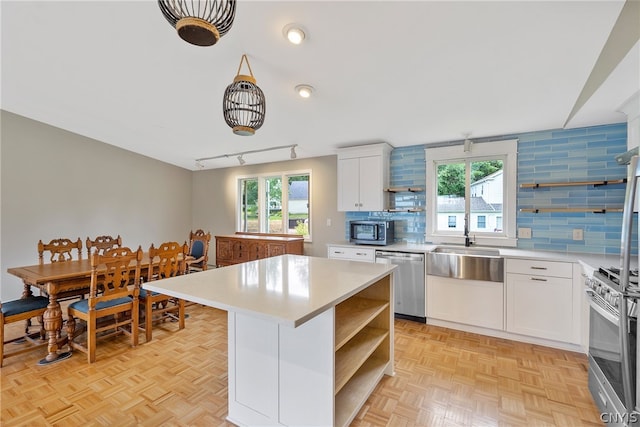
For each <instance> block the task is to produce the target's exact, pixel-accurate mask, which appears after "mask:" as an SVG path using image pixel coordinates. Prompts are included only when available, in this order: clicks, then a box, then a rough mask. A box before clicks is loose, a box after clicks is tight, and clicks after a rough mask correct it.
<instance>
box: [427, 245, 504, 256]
mask: <svg viewBox="0 0 640 427" xmlns="http://www.w3.org/2000/svg"><path fill="white" fill-rule="evenodd" d="M433 252H435V253H438V254H454V255H476V256H500V251H499V250H498V249H492V248H468V247H455V246H454V247H451V246H438V247H436V248H435V249H434V250H433Z"/></svg>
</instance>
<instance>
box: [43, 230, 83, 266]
mask: <svg viewBox="0 0 640 427" xmlns="http://www.w3.org/2000/svg"><path fill="white" fill-rule="evenodd" d="M74 249H75V250H76V251H77V252H78V255H77V256H76V257H75V258H74V255H73V251H74ZM45 252H49V256H48V257H47V258H48V259H47V261H49V262H65V261H71V260H73V259H81V258H82V240H80V238H79V237H78V240H76V241H75V242H74V241H72V240H71V239H53V240H52V241H50V242H49V243H42V240H40V241H38V262H39V263H40V264H44V262H45V256H44V254H45Z"/></svg>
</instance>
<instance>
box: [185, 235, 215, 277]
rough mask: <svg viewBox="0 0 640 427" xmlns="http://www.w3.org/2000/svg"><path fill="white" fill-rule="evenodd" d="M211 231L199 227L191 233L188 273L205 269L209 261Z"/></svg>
mask: <svg viewBox="0 0 640 427" xmlns="http://www.w3.org/2000/svg"><path fill="white" fill-rule="evenodd" d="M210 241H211V233H209V232H207V233H205V232H204V231H203V230H201V229H198V230H196V231H195V232H194V231H191V233H190V234H189V254H188V256H187V273H192V272H196V271H204V270H206V269H207V262H208V261H209V242H210Z"/></svg>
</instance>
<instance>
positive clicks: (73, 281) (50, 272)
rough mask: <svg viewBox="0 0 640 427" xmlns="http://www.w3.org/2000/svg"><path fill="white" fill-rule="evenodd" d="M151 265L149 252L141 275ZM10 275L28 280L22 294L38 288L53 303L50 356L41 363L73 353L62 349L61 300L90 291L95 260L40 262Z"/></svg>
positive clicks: (47, 324)
mask: <svg viewBox="0 0 640 427" xmlns="http://www.w3.org/2000/svg"><path fill="white" fill-rule="evenodd" d="M148 268H149V254H148V252H145V253H144V255H143V257H142V262H141V274H140V275H141V277H145V276H146V272H147V270H148ZM7 272H8V273H9V274H12V275H14V276H17V277H19V278H20V279H22V282H23V283H24V290H23V292H22V297H23V298H26V297H27V296H29V295H32V294H33V290H32V288H37V289H39V290H40V291H42V292H44V293H45V294H46V295H47V296H48V297H49V305H48V306H47V310H46V311H45V312H44V316H43V317H44V329H45V331H46V332H47V339H48V341H49V342H48V345H47V351H48V354H47V356H46V357H45V358H44V359H42V360H41V361H40V362H39V364H41V365H44V364H48V363H52V362H55V361H58V360H60V359H63V358H66V357H68V356H70V354H69V353H65V352H62V353H61V352H60V351H59V350H60V349H61V348H62V347H64V346H65V345H66V344H67V337H66V336H65V337H63V336H62V325H63V319H62V309H61V307H60V303H59V300H60V299H63V298H67V297H74V296H82V295H86V294H88V293H89V288H90V286H91V261H90V260H89V259H80V260H72V261H64V262H54V263H48V264H36V265H29V266H25V267H12V268H9V269H7Z"/></svg>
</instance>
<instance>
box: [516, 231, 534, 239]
mask: <svg viewBox="0 0 640 427" xmlns="http://www.w3.org/2000/svg"><path fill="white" fill-rule="evenodd" d="M518 237H519V238H521V239H530V238H531V229H530V228H518Z"/></svg>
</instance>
